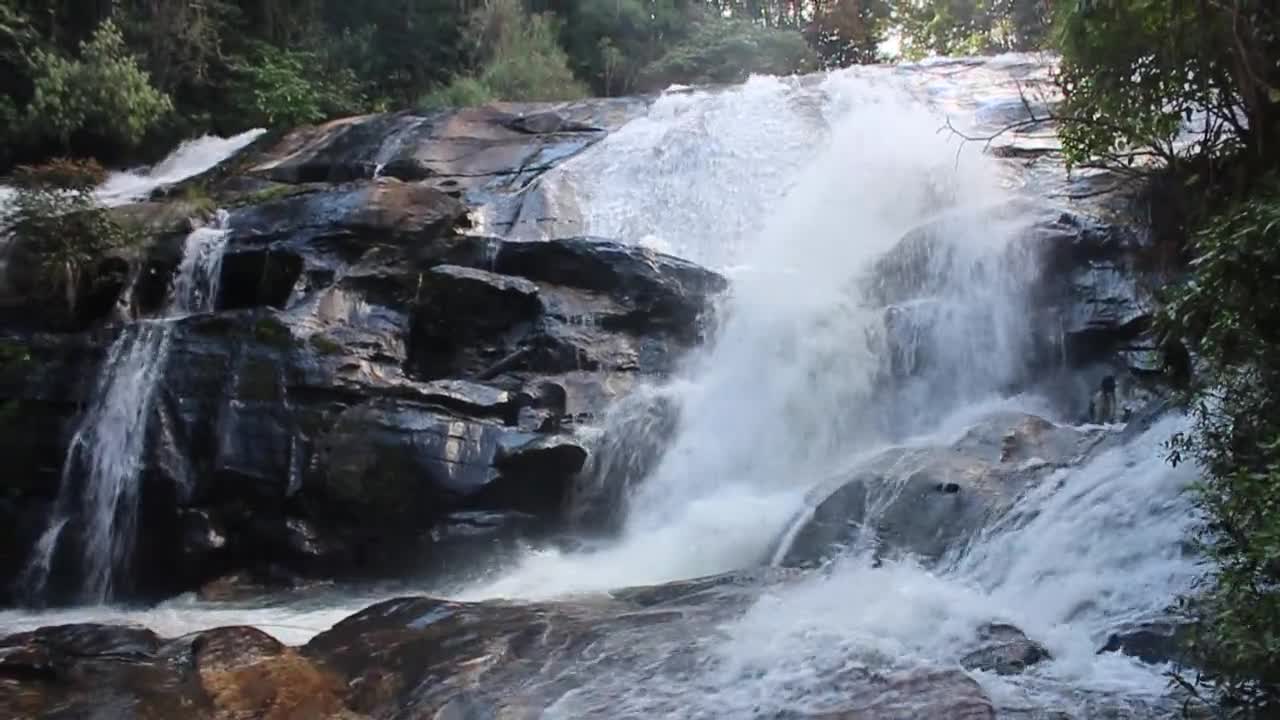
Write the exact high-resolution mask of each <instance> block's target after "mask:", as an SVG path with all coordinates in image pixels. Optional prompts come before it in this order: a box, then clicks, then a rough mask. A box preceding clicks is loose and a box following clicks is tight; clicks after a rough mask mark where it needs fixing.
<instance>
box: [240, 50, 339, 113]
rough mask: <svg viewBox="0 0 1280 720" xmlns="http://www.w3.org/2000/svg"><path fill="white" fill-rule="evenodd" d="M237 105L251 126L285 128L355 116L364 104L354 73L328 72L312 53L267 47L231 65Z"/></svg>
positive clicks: (330, 70) (321, 58)
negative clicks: (236, 78) (235, 79)
mask: <svg viewBox="0 0 1280 720" xmlns="http://www.w3.org/2000/svg"><path fill="white" fill-rule="evenodd" d="M233 68H234V70H235V71H236V73H237V75H238V81H237V82H236V85H235V87H234V90H233V97H234V98H236V107H238V108H240V109H241V110H242V111H243V113H244V116H243V117H244V119H245V120H246V121H247V122H248V124H251V125H262V126H266V127H289V126H293V125H302V124H306V123H316V122H320V121H321V120H325V119H327V118H330V117H334V116H338V115H343V114H355V113H358V112H359V111H360V109H361V107H362V106H363V99H362V98H361V97H360V95H359V90H358V88H357V81H356V78H355V75H354V73H352V72H351V71H350V70H345V69H330V68H329V66H328V65H327V64H326V63H325V62H324V58H323V57H321V56H320V55H319V54H318V53H316V52H308V51H305V50H284V49H281V48H277V47H273V46H271V45H267V44H265V43H263V44H259V45H257V46H256V47H255V49H254V51H253V53H252V54H251V55H250V56H249V58H248V59H244V60H240V61H237V62H235V63H233Z"/></svg>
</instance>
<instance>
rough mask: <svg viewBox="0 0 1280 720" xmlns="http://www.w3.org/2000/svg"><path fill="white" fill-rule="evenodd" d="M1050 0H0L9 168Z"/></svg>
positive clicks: (960, 32) (628, 77)
mask: <svg viewBox="0 0 1280 720" xmlns="http://www.w3.org/2000/svg"><path fill="white" fill-rule="evenodd" d="M1048 7H1049V6H1048V2H1047V0H939V2H922V1H921V0H805V1H804V2H798V3H797V2H791V1H790V0H788V1H786V2H783V1H782V0H709V1H708V0H365V1H364V2H358V3H355V2H350V1H349V0H343V1H339V0H92V1H90V2H84V1H82V0H0V169H3V168H4V167H8V166H11V165H12V164H13V163H15V162H31V161H38V160H41V159H44V158H48V157H52V156H60V155H73V156H93V157H96V158H98V159H100V160H102V161H104V162H108V163H113V162H118V161H121V160H136V159H144V160H145V159H152V158H153V157H154V156H155V155H156V154H158V153H160V152H163V150H164V149H167V148H168V147H171V146H172V145H173V144H174V143H175V142H176V141H177V140H180V139H182V138H185V137H189V136H192V135H198V134H202V133H206V132H214V133H218V134H221V135H229V134H232V133H236V132H239V131H243V130H246V129H249V128H252V127H283V126H289V125H294V124H298V123H308V122H317V121H320V120H323V119H326V118H330V117H336V116H340V115H344V114H354V113H359V112H368V111H379V110H394V109H406V108H412V107H427V108H432V107H439V106H442V105H459V104H476V103H483V102H487V101H490V100H499V99H500V100H555V99H567V98H572V97H579V96H583V95H604V96H609V95H623V94H629V93H642V92H653V91H657V90H661V89H662V88H663V87H665V86H667V85H669V84H672V83H686V84H692V83H722V82H737V81H741V80H744V79H745V78H746V77H747V76H748V75H749V74H751V73H770V74H790V73H797V72H807V71H811V70H815V69H818V68H837V67H844V66H847V65H851V64H859V63H871V62H877V61H880V60H883V59H885V58H884V53H883V48H884V47H885V46H886V40H890V39H891V38H893V39H896V40H898V44H899V45H900V47H901V48H902V49H903V51H904V53H905V54H907V55H908V56H911V57H918V56H922V55H925V54H930V53H943V54H945V53H955V52H962V51H964V52H988V51H998V50H1003V49H1026V48H1030V47H1035V46H1038V45H1039V44H1040V43H1042V42H1043V40H1044V38H1045V36H1046V28H1047V27H1048V18H1049V14H1048Z"/></svg>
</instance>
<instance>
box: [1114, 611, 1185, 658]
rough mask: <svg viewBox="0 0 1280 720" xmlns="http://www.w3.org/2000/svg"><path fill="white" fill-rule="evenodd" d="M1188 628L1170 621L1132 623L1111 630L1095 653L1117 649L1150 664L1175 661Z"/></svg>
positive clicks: (1180, 652) (1182, 655) (1183, 643)
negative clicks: (1104, 642) (1103, 643)
mask: <svg viewBox="0 0 1280 720" xmlns="http://www.w3.org/2000/svg"><path fill="white" fill-rule="evenodd" d="M1190 631H1191V627H1190V626H1189V625H1186V624H1180V623H1177V622H1173V621H1165V620H1159V621H1151V622H1142V623H1134V624H1132V625H1126V626H1125V627H1121V628H1117V629H1116V630H1115V631H1114V632H1112V633H1111V634H1110V635H1109V636H1108V637H1107V642H1106V644H1105V645H1103V646H1102V648H1101V649H1099V650H1098V653H1099V654H1102V653H1108V652H1118V653H1121V654H1123V655H1128V656H1130V657H1135V658H1138V659H1139V660H1141V661H1142V662H1145V663H1152V664H1163V663H1173V662H1179V661H1180V660H1182V659H1183V658H1184V657H1185V655H1186V651H1185V648H1186V641H1187V640H1188V639H1189V638H1188V636H1189V634H1190Z"/></svg>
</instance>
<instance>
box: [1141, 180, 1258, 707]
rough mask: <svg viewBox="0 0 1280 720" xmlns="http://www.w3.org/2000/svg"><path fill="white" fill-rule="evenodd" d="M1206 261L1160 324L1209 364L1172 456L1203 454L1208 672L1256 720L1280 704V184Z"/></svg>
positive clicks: (1216, 223)
mask: <svg viewBox="0 0 1280 720" xmlns="http://www.w3.org/2000/svg"><path fill="white" fill-rule="evenodd" d="M1193 249H1194V250H1195V251H1196V254H1197V257H1198V259H1197V260H1196V261H1195V263H1194V264H1193V267H1192V269H1191V273H1190V277H1189V279H1188V282H1187V283H1185V284H1184V285H1182V286H1179V287H1178V288H1176V289H1175V290H1173V291H1172V293H1171V297H1170V301H1169V303H1168V304H1167V305H1166V307H1165V308H1164V310H1163V311H1162V313H1161V316H1160V318H1159V328H1160V330H1161V331H1162V332H1163V333H1164V334H1165V335H1167V336H1168V337H1171V338H1179V339H1182V340H1183V341H1185V342H1187V343H1188V344H1189V345H1190V349H1191V350H1192V351H1193V352H1194V353H1196V354H1197V355H1198V357H1199V359H1200V360H1201V361H1202V364H1203V368H1204V372H1203V376H1202V377H1200V378H1199V379H1198V381H1197V383H1196V385H1195V386H1194V387H1193V388H1192V390H1191V396H1190V400H1191V405H1190V407H1191V413H1192V417H1193V418H1194V426H1193V428H1192V432H1190V433H1188V434H1185V435H1179V436H1177V437H1175V438H1174V439H1173V443H1172V449H1173V460H1174V461H1175V462H1178V461H1181V460H1187V459H1193V460H1195V461H1197V462H1198V463H1199V464H1200V465H1201V466H1202V467H1203V469H1204V471H1205V477H1204V479H1203V481H1202V482H1201V483H1200V484H1199V485H1198V486H1197V487H1196V499H1197V504H1198V506H1199V507H1200V509H1201V510H1202V512H1203V513H1204V516H1205V518H1204V520H1205V521H1204V524H1203V526H1202V528H1201V531H1200V534H1199V537H1198V544H1199V547H1200V549H1201V551H1202V552H1203V553H1204V555H1205V556H1206V557H1207V558H1208V559H1209V560H1211V561H1212V566H1211V568H1212V569H1211V571H1210V574H1209V575H1208V576H1207V577H1206V578H1205V582H1204V584H1203V586H1202V587H1201V588H1200V592H1199V593H1197V594H1196V595H1194V596H1193V597H1191V598H1189V599H1188V600H1187V601H1186V603H1185V605H1186V608H1187V611H1188V612H1189V614H1190V615H1191V619H1192V620H1194V626H1195V631H1194V632H1193V634H1192V645H1191V648H1190V651H1191V658H1192V659H1193V660H1194V665H1195V666H1196V667H1197V668H1198V669H1199V674H1198V675H1192V676H1190V677H1184V681H1185V682H1186V683H1187V684H1188V686H1189V687H1192V688H1195V687H1197V686H1208V687H1209V688H1210V689H1212V690H1213V691H1214V693H1215V694H1217V695H1218V698H1219V699H1220V700H1221V701H1223V702H1224V703H1225V704H1226V705H1228V706H1231V707H1236V708H1238V709H1241V710H1243V711H1245V716H1246V717H1272V716H1273V715H1274V713H1276V712H1280V325H1277V324H1276V322H1275V318H1276V317H1280V291H1277V288H1276V286H1275V279H1276V278H1277V277H1280V182H1275V181H1272V182H1270V183H1267V184H1266V185H1265V186H1264V189H1263V190H1260V191H1258V192H1256V193H1254V194H1253V196H1252V199H1249V200H1246V201H1244V202H1241V203H1240V204H1238V205H1237V206H1235V207H1233V208H1232V209H1230V210H1228V211H1227V212H1225V213H1223V214H1222V215H1221V216H1220V217H1218V218H1215V219H1214V220H1213V221H1211V222H1210V223H1208V224H1207V225H1206V226H1205V228H1204V229H1203V230H1202V231H1200V232H1199V233H1197V234H1196V235H1195V237H1194V244H1193Z"/></svg>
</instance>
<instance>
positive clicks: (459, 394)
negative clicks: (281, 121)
mask: <svg viewBox="0 0 1280 720" xmlns="http://www.w3.org/2000/svg"><path fill="white" fill-rule="evenodd" d="M614 105H615V104H613V103H599V104H596V105H590V106H577V107H572V106H571V107H567V108H556V109H555V110H554V111H553V110H549V109H539V110H538V111H537V112H533V113H530V112H527V111H526V112H518V109H515V108H513V109H510V110H501V109H490V110H484V111H467V112H460V113H449V114H443V115H436V116H429V117H417V116H409V115H398V116H377V117H367V118H355V119H352V120H347V121H340V122H336V123H332V124H330V125H327V126H324V127H320V128H308V129H303V130H299V131H295V132H293V133H288V134H284V135H280V136H272V137H268V138H265V139H264V140H262V141H260V142H259V143H257V144H256V145H254V146H253V147H251V148H250V149H248V150H247V151H246V152H244V153H242V154H241V155H239V156H237V157H235V158H233V159H232V160H231V161H230V162H229V163H227V164H224V165H223V166H221V167H219V168H216V169H215V170H214V171H212V172H211V173H209V174H207V175H205V176H202V177H198V178H195V179H193V180H190V181H188V182H187V183H185V184H184V185H183V186H180V187H177V188H169V189H168V191H167V194H169V195H171V196H172V199H166V198H165V197H163V196H161V197H156V198H154V199H153V200H151V201H149V202H146V203H143V204H140V205H134V206H125V207H122V208H118V209H117V210H116V212H117V213H119V214H120V215H122V216H130V217H140V218H142V219H144V221H145V222H146V223H147V226H148V227H149V228H151V234H150V237H149V240H148V242H147V243H146V244H145V245H144V247H143V248H142V249H141V250H140V251H138V252H137V253H135V254H134V255H133V256H131V257H123V258H111V259H109V260H107V261H104V262H103V263H102V264H101V266H99V267H98V268H97V271H98V272H99V274H100V275H101V276H103V277H111V278H125V281H124V282H115V283H99V286H102V287H105V288H106V289H104V290H102V291H100V292H96V293H93V294H90V295H87V296H85V297H84V298H83V299H82V300H81V304H82V307H80V308H77V312H76V313H74V315H75V317H76V318H77V320H76V321H75V323H74V324H72V325H67V324H65V323H55V322H54V321H53V320H51V319H49V318H45V317H43V316H42V315H41V313H40V312H39V308H34V307H31V306H30V304H29V303H27V302H26V299H25V298H24V297H22V296H21V295H16V296H14V295H11V296H10V297H9V298H8V304H9V307H11V308H13V310H14V311H13V313H12V318H11V321H10V322H8V323H7V324H6V325H5V332H4V338H3V341H2V342H3V345H2V346H0V347H3V348H4V354H3V357H2V359H0V397H2V398H3V400H0V407H3V408H4V421H3V422H4V423H5V431H4V432H3V433H2V434H0V437H2V438H3V439H2V440H0V442H2V443H3V444H4V453H5V455H6V456H7V457H8V458H10V471H9V472H7V473H6V474H5V475H6V478H5V481H4V484H5V489H6V493H5V497H4V500H3V502H4V505H3V512H4V514H5V515H6V520H7V524H10V526H12V527H15V528H17V529H18V533H17V538H16V540H17V541H16V542H13V543H9V544H7V545H6V547H5V555H4V557H3V564H2V565H0V567H2V568H3V576H4V577H5V579H6V580H9V581H13V580H15V579H17V578H18V576H19V574H20V572H19V571H20V569H21V567H22V564H23V562H24V561H25V560H26V558H27V557H29V555H30V552H31V548H32V545H33V543H35V541H36V539H37V538H38V536H39V534H40V532H41V526H42V525H45V524H46V523H47V522H48V515H49V513H50V512H51V509H50V508H51V505H52V504H53V502H54V499H55V498H57V497H58V496H59V492H60V489H61V488H60V483H82V482H84V480H83V478H84V477H85V475H86V474H87V470H86V469H85V468H83V467H80V466H79V465H78V464H77V463H76V462H69V463H68V462H66V458H67V456H68V445H69V442H70V438H71V437H72V435H73V433H74V431H75V430H76V427H77V423H78V422H79V421H80V420H81V415H82V410H83V409H84V408H85V407H86V406H87V405H88V404H89V403H90V401H91V399H92V397H93V396H94V394H95V393H99V392H102V388H101V387H100V385H101V383H102V382H103V380H102V379H101V376H103V374H104V372H107V371H109V370H110V368H104V367H103V364H104V358H105V356H106V349H107V348H108V347H109V346H110V345H111V343H112V340H113V338H115V337H117V336H118V335H119V334H120V333H124V332H130V331H131V329H130V328H131V327H132V325H131V322H130V321H131V320H133V319H134V318H137V319H144V318H146V317H148V316H151V315H154V314H155V313H156V309H157V308H158V307H159V306H160V305H161V304H162V300H163V298H164V297H165V296H166V295H167V294H168V293H169V292H170V286H171V285H172V280H171V278H174V277H175V274H176V273H177V272H178V271H179V263H180V261H181V260H182V246H183V239H184V238H185V237H186V235H187V234H188V233H189V232H190V228H191V227H195V226H200V225H212V224H218V223H220V224H221V226H222V227H223V228H225V230H226V232H227V237H226V247H225V254H224V255H223V257H222V259H221V262H220V265H219V266H218V272H219V277H218V278H217V282H216V284H215V285H214V286H215V287H216V288H217V297H216V299H215V300H214V302H213V310H214V311H213V312H208V313H199V314H193V315H188V316H183V317H176V318H173V319H169V320H165V321H163V322H165V323H166V324H167V325H169V326H171V327H170V328H169V332H170V336H169V337H168V339H167V341H166V342H167V345H166V348H165V352H166V353H167V354H166V355H165V358H164V363H163V367H162V368H160V370H159V378H160V380H159V387H158V392H157V394H156V397H155V399H154V401H153V402H152V403H151V404H150V407H149V408H148V413H149V414H148V417H147V418H146V425H145V427H146V441H145V449H144V451H143V453H142V457H141V458H140V460H139V462H140V466H139V482H140V485H141V489H140V491H139V498H140V503H141V505H140V508H139V512H138V520H137V528H138V535H139V538H140V542H139V543H138V544H137V545H136V553H135V557H134V558H133V559H132V562H131V572H130V573H129V577H128V578H127V580H128V584H127V586H126V587H127V589H126V590H125V591H124V594H123V597H125V598H128V597H137V598H160V597H165V596H168V595H172V594H174V593H177V592H182V591H185V590H189V589H193V588H197V587H200V586H201V585H202V584H204V583H205V582H207V581H209V580H212V579H214V578H216V577H219V576H222V575H225V574H228V573H232V572H240V573H248V574H250V575H252V576H257V577H262V578H264V579H271V580H276V581H279V580H282V579H283V580H288V579H290V578H295V577H299V576H303V577H305V576H313V577H314V576H319V577H327V578H333V577H351V576H380V575H387V574H393V573H394V574H403V573H414V572H428V571H439V570H442V569H445V568H447V567H450V566H457V565H458V564H459V561H458V560H457V559H456V558H455V559H453V560H450V557H449V556H450V554H451V553H462V552H465V550H463V549H452V550H450V551H448V552H446V551H445V550H443V549H442V548H444V547H446V546H450V545H454V544H463V545H465V544H468V543H470V544H479V546H480V547H484V546H486V545H488V544H491V543H492V542H497V541H498V540H499V539H501V540H503V541H510V540H512V539H514V538H515V537H518V536H520V535H521V534H528V533H538V532H540V531H542V530H545V529H546V528H547V526H548V523H550V524H552V525H554V524H555V523H556V522H557V521H558V519H559V517H560V514H561V510H562V506H563V503H564V499H565V495H566V492H567V489H568V487H569V485H570V483H571V482H572V480H573V478H574V477H575V475H576V474H577V473H578V472H579V470H581V468H582V467H583V465H584V462H585V460H586V456H587V452H588V450H587V448H586V447H585V440H584V439H583V437H582V435H581V433H580V432H579V431H578V428H579V427H580V426H582V425H583V424H584V423H586V424H590V423H591V421H592V420H593V419H594V418H598V417H599V416H600V414H601V413H602V412H603V411H604V410H605V409H606V408H607V407H608V405H609V403H611V402H612V401H613V400H614V399H615V398H617V397H619V396H620V395H622V394H624V393H626V392H627V390H628V388H629V387H630V386H631V385H633V384H634V383H635V382H636V381H637V379H638V378H642V377H659V376H662V375H664V374H665V373H668V372H670V370H671V369H672V368H673V366H674V364H675V363H676V362H677V360H678V358H679V356H680V354H681V353H682V352H683V351H684V350H685V349H687V348H688V347H690V346H691V345H692V344H693V343H696V342H697V341H698V339H699V338H700V336H701V334H702V332H703V330H704V327H705V326H706V323H705V322H704V317H703V316H704V314H705V313H706V311H707V310H708V308H709V307H710V304H711V303H712V301H713V300H714V298H715V297H716V295H717V294H719V293H721V292H722V291H723V290H724V289H725V286H726V283H725V281H724V279H723V278H721V277H720V276H719V275H717V274H715V273H713V272H710V271H708V270H705V269H702V268H700V267H697V266H695V265H692V264H690V263H688V262H685V261H683V260H680V259H678V258H674V257H669V256H664V255H660V254H657V253H653V252H650V251H647V250H643V249H639V248H636V247H632V246H627V245H622V244H619V243H617V242H614V241H610V240H605V239H599V238H563V239H557V240H555V241H553V242H547V243H519V242H508V241H504V240H502V239H501V238H500V237H492V236H484V235H480V234H477V233H476V232H475V228H473V227H472V224H471V213H472V211H473V210H474V208H475V207H477V206H478V205H480V204H482V203H492V202H494V201H495V200H497V199H506V196H510V197H511V198H513V199H512V200H511V201H510V202H511V204H512V206H517V205H518V202H519V197H520V193H521V192H522V190H524V189H525V188H526V187H528V185H529V184H530V183H531V182H532V181H533V180H534V179H536V178H537V177H538V175H539V174H540V173H541V172H543V171H545V170H546V169H548V168H549V167H551V166H553V165H554V164H555V163H557V162H559V161H561V160H563V159H565V158H568V157H572V156H573V155H574V154H575V153H577V152H580V151H581V150H582V149H583V148H586V147H588V146H590V145H591V144H593V143H594V142H596V141H597V140H598V139H599V138H600V137H601V136H602V135H603V134H604V132H605V129H604V128H606V127H608V124H609V122H611V120H610V117H611V113H612V112H614ZM621 107H622V108H624V109H625V108H626V107H627V106H626V105H625V104H624V105H621ZM526 110H527V109H526ZM588 120H599V121H600V126H595V125H590V124H588V123H587V121H588ZM375 175H376V177H375ZM193 196H196V197H200V198H201V199H202V202H200V203H198V204H193V203H191V202H190V201H189V198H191V197H193ZM215 209H219V210H220V211H221V213H222V216H221V217H217V216H216V215H215V213H214V210H215ZM122 264H124V265H125V266H122ZM120 307H124V308H127V309H128V310H127V312H126V313H124V317H121V314H120V313H117V312H115V311H116V310H117V309H118V308H120ZM78 522H79V519H78V518H73V519H72V521H71V527H70V528H69V532H70V535H71V536H72V537H74V535H75V534H76V533H77V532H80V530H79V529H78V528H77V527H75V525H76V524H77V523H78ZM61 544H63V545H66V546H67V547H68V548H71V547H74V545H75V543H70V542H66V543H61ZM74 555H75V553H74V552H65V553H60V554H58V555H56V556H55V557H54V563H53V568H52V578H51V582H50V587H49V592H48V593H47V594H46V595H45V596H44V597H42V598H38V600H40V601H55V602H56V601H58V600H59V599H69V598H71V597H73V595H72V591H73V589H74V585H75V580H74V579H75V576H76V575H77V573H79V572H81V571H82V570H81V568H80V567H79V566H78V563H77V562H76V558H75V556H74ZM5 585H6V587H7V588H8V587H13V583H12V582H7V583H6V584H5ZM15 590H17V591H20V590H21V588H20V587H17V588H15ZM10 597H13V596H10Z"/></svg>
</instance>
